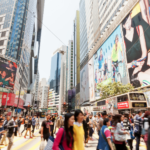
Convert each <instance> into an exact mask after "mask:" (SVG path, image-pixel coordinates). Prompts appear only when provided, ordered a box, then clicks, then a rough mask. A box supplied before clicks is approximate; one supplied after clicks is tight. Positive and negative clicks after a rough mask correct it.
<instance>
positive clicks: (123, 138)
mask: <svg viewBox="0 0 150 150" xmlns="http://www.w3.org/2000/svg"><path fill="white" fill-rule="evenodd" d="M114 137H115V140H116V141H120V142H124V141H126V135H125V134H119V133H118V131H117V129H115V132H114Z"/></svg>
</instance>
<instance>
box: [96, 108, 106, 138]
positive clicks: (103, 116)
mask: <svg viewBox="0 0 150 150" xmlns="http://www.w3.org/2000/svg"><path fill="white" fill-rule="evenodd" d="M106 117H107V113H106V112H105V111H104V112H102V118H100V119H99V122H98V126H97V129H98V135H99V131H100V130H101V128H102V126H103V121H104V119H105V118H106Z"/></svg>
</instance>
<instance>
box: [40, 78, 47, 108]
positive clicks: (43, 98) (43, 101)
mask: <svg viewBox="0 0 150 150" xmlns="http://www.w3.org/2000/svg"><path fill="white" fill-rule="evenodd" d="M48 92H49V86H48V85H47V82H46V79H45V78H43V79H42V80H41V81H40V83H39V92H38V97H39V101H40V103H39V108H47V106H48V103H47V101H48Z"/></svg>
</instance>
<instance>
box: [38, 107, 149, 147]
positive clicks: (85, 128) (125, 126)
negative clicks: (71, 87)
mask: <svg viewBox="0 0 150 150" xmlns="http://www.w3.org/2000/svg"><path fill="white" fill-rule="evenodd" d="M52 118H55V121H54V120H53V119H52ZM54 124H55V125H54ZM51 125H54V126H53V127H52V126H51ZM149 125H150V112H149V111H146V112H141V111H138V112H137V113H136V114H131V113H128V112H125V113H124V114H116V115H113V114H107V113H106V112H105V111H104V112H102V113H97V114H96V115H95V116H93V115H92V114H84V113H83V112H82V111H81V110H76V111H75V113H74V114H70V113H67V114H66V115H65V116H64V117H62V116H57V117H54V116H51V115H50V114H47V117H46V120H45V121H43V123H42V126H41V137H42V138H44V139H45V140H47V141H49V139H50V138H49V137H51V136H54V135H55V134H56V138H55V140H54V143H53V146H52V149H53V150H59V148H60V145H61V146H63V148H64V149H65V150H84V149H85V147H88V146H87V143H88V142H89V141H93V140H94V138H93V134H94V133H95V134H98V137H99V138H98V144H97V146H96V147H95V149H97V150H129V149H130V150H133V147H134V145H133V143H134V142H133V141H134V140H135V142H136V144H135V150H139V147H140V141H143V142H145V145H146V147H147V150H150V126H149ZM51 127H52V129H51ZM57 129H59V130H57ZM52 130H53V132H52Z"/></svg>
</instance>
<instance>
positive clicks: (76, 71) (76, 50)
mask: <svg viewBox="0 0 150 150" xmlns="http://www.w3.org/2000/svg"><path fill="white" fill-rule="evenodd" d="M73 86H74V87H75V88H76V95H75V102H76V104H75V105H76V106H77V104H78V101H79V100H80V12H79V11H78V10H77V11H76V17H75V19H74V23H73ZM78 106H79V105H78Z"/></svg>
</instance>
